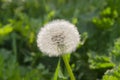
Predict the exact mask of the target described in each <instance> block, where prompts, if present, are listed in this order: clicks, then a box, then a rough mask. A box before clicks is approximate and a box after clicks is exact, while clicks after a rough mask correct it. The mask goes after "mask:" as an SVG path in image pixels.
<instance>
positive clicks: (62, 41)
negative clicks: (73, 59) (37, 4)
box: [37, 20, 80, 56]
mask: <svg viewBox="0 0 120 80" xmlns="http://www.w3.org/2000/svg"><path fill="white" fill-rule="evenodd" d="M79 41H80V35H79V32H78V30H77V28H76V27H75V26H74V25H73V24H71V23H70V22H68V21H65V20H54V21H52V22H49V23H48V24H46V25H45V26H44V27H43V28H42V29H41V30H40V31H39V33H38V35H37V46H38V47H39V49H40V50H41V51H42V52H43V53H45V54H46V55H49V56H60V55H62V54H66V53H71V52H73V51H75V49H76V47H77V46H78V44H79Z"/></svg>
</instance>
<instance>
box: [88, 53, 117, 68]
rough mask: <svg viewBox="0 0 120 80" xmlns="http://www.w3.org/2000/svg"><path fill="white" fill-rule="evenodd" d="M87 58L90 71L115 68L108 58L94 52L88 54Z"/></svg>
mask: <svg viewBox="0 0 120 80" xmlns="http://www.w3.org/2000/svg"><path fill="white" fill-rule="evenodd" d="M88 56H89V60H88V61H89V63H90V68H91V69H100V68H110V67H114V66H115V64H114V63H112V62H111V61H110V57H109V56H105V55H98V53H95V52H89V53H88Z"/></svg>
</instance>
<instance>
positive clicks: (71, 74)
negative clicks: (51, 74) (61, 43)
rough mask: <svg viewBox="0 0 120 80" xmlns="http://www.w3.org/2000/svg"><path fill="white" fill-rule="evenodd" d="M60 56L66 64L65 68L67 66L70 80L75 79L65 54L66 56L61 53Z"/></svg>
mask: <svg viewBox="0 0 120 80" xmlns="http://www.w3.org/2000/svg"><path fill="white" fill-rule="evenodd" d="M62 58H63V61H64V63H65V66H66V68H67V71H68V73H69V75H70V78H71V80H75V77H74V74H73V72H72V69H71V67H70V64H69V61H68V59H67V56H66V55H63V56H62Z"/></svg>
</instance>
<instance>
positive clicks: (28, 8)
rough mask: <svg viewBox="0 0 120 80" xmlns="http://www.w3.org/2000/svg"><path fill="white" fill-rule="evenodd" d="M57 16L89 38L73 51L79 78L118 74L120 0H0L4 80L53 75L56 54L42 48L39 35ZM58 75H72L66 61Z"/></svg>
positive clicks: (42, 79) (111, 79) (116, 78)
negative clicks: (40, 47)
mask: <svg viewBox="0 0 120 80" xmlns="http://www.w3.org/2000/svg"><path fill="white" fill-rule="evenodd" d="M54 19H65V20H68V21H70V22H71V23H73V24H75V25H76V26H77V27H78V30H79V32H80V34H81V36H82V38H81V40H82V41H84V42H85V43H84V44H83V45H82V46H81V47H79V48H78V49H77V50H76V52H74V53H73V54H71V59H70V64H71V67H72V69H73V72H74V74H75V77H76V80H120V65H119V64H120V0H0V80H53V79H52V77H53V76H54V72H55V70H56V67H57V64H58V58H57V57H52V58H50V57H48V56H45V55H44V54H42V53H41V52H40V51H39V50H38V48H37V46H36V35H37V33H38V31H39V29H40V27H42V26H43V25H44V24H46V23H48V22H49V21H51V20H54ZM58 80H69V75H68V73H67V71H66V69H65V67H64V64H63V62H61V68H60V71H59V72H58Z"/></svg>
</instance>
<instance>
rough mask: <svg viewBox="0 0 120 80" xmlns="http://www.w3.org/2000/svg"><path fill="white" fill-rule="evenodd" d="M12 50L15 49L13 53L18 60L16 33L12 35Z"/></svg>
mask: <svg viewBox="0 0 120 80" xmlns="http://www.w3.org/2000/svg"><path fill="white" fill-rule="evenodd" d="M12 39H13V40H12V48H13V53H14V55H15V58H16V59H17V48H16V47H17V46H16V34H15V33H13V34H12Z"/></svg>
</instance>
